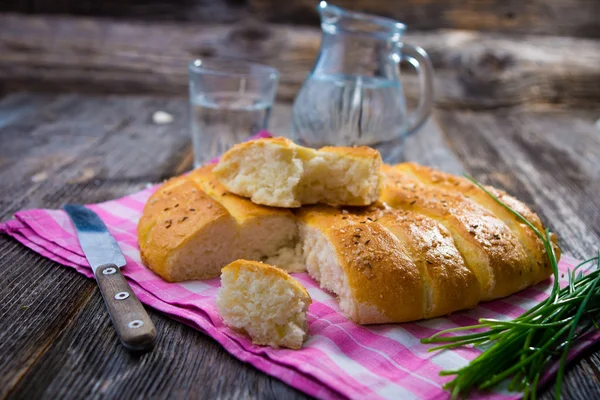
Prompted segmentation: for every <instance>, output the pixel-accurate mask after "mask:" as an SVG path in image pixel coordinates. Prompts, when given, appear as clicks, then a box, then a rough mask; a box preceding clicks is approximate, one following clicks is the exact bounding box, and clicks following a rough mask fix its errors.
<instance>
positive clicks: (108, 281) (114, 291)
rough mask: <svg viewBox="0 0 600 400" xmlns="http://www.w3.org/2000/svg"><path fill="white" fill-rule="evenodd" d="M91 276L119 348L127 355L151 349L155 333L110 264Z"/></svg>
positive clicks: (145, 314)
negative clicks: (104, 306)
mask: <svg viewBox="0 0 600 400" xmlns="http://www.w3.org/2000/svg"><path fill="white" fill-rule="evenodd" d="M95 275H96V281H97V282H98V287H100V293H102V297H103V298H104V303H106V307H107V308H108V313H109V314H110V319H111V320H112V322H113V325H114V326H115V330H116V331H117V335H119V339H120V340H121V343H122V344H123V346H125V347H126V348H127V350H131V351H145V350H150V349H152V347H154V339H155V338H156V329H155V328H154V324H153V323H152V320H151V319H150V317H149V316H148V313H147V312H146V310H145V309H144V306H143V305H142V303H140V301H139V300H138V298H137V296H136V295H135V294H134V293H133V290H131V287H130V286H129V284H128V283H127V280H125V277H124V276H123V274H122V273H121V270H120V269H119V268H118V267H117V266H116V265H114V264H105V265H102V266H100V267H98V268H96V272H95Z"/></svg>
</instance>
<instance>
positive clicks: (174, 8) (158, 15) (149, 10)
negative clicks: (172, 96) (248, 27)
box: [0, 0, 249, 22]
mask: <svg viewBox="0 0 600 400" xmlns="http://www.w3.org/2000/svg"><path fill="white" fill-rule="evenodd" d="M244 3H245V2H244V1H239V0H238V1H231V0H170V1H164V0H129V1H125V2H124V1H120V0H103V1H101V2H98V1H89V0H87V1H86V0H83V1H82V0H61V1H28V0H4V1H3V2H2V3H0V12H19V13H30V14H63V15H64V14H72V15H86V16H94V17H118V18H127V19H143V20H155V21H156V20H179V21H194V22H206V21H212V22H234V21H239V20H240V18H242V17H243V16H246V15H247V14H248V12H249V10H248V8H249V7H247V6H246V4H244Z"/></svg>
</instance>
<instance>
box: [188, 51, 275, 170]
mask: <svg viewBox="0 0 600 400" xmlns="http://www.w3.org/2000/svg"><path fill="white" fill-rule="evenodd" d="M278 81H279V73H278V72H277V70H276V69H275V68H271V67H268V66H266V65H260V64H255V63H250V62H244V61H238V60H227V59H198V60H194V61H192V62H191V63H190V64H189V87H190V127H191V134H192V143H193V147H194V167H199V166H201V165H203V164H205V163H206V162H208V161H209V160H211V159H212V158H214V157H217V156H219V155H220V154H222V153H223V152H225V151H227V150H228V149H229V148H230V147H231V146H233V145H234V144H236V143H239V142H242V141H244V140H246V139H248V137H249V136H251V135H253V134H255V133H257V132H258V131H260V130H263V129H266V128H267V123H268V120H269V114H270V113H271V107H272V106H273V100H274V99H275V92H276V91H277V83H278Z"/></svg>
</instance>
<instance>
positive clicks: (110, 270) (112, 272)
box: [102, 267, 117, 275]
mask: <svg viewBox="0 0 600 400" xmlns="http://www.w3.org/2000/svg"><path fill="white" fill-rule="evenodd" d="M115 272H117V270H116V269H114V268H112V267H111V268H106V269H105V270H102V275H112V274H114V273H115Z"/></svg>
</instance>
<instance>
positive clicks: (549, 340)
mask: <svg viewBox="0 0 600 400" xmlns="http://www.w3.org/2000/svg"><path fill="white" fill-rule="evenodd" d="M467 178H468V179H469V180H470V181H471V182H473V183H474V184H475V185H477V186H478V187H479V188H480V189H481V190H483V191H484V192H485V193H487V194H488V195H489V196H490V197H491V198H492V199H494V200H495V201H496V202H497V203H498V204H500V205H501V206H503V207H504V208H505V209H507V210H508V211H509V212H511V213H512V214H513V215H515V216H516V217H517V219H518V220H519V221H521V222H522V223H524V224H525V225H527V226H528V227H529V228H530V229H532V230H533V232H535V234H536V235H537V236H538V237H539V238H540V240H541V241H542V243H543V244H544V249H545V250H546V254H547V256H548V260H549V261H550V265H551V267H552V271H553V273H554V285H553V287H552V291H551V293H550V296H549V297H548V298H547V299H546V300H544V301H542V302H540V303H539V304H538V305H536V306H534V307H532V308H531V309H529V310H528V311H526V312H525V313H523V314H522V315H521V316H519V317H517V318H515V319H513V320H511V321H499V320H494V319H488V318H482V319H480V320H479V321H478V322H479V324H478V325H473V326H466V327H459V328H453V329H446V330H444V331H441V332H438V333H436V334H434V335H432V336H431V337H429V338H426V339H421V343H443V344H441V345H439V346H437V347H433V348H430V349H429V351H436V350H443V349H451V348H455V347H460V346H465V345H472V346H485V347H486V350H485V351H483V352H482V353H481V354H480V355H479V356H478V357H477V358H475V359H474V360H472V361H471V362H470V363H469V364H468V365H466V366H465V367H463V368H460V369H458V370H454V371H442V372H440V375H456V376H455V378H454V379H453V380H452V381H450V382H448V383H446V385H445V386H444V387H445V388H446V389H448V390H450V391H451V393H452V397H453V398H456V397H458V396H459V395H462V394H467V393H468V392H469V391H471V390H473V389H480V390H486V389H490V388H492V387H494V386H495V385H497V384H499V383H500V382H502V381H504V380H506V379H508V378H511V381H510V382H509V385H508V388H509V390H511V391H520V392H523V396H524V399H534V398H535V397H536V394H537V392H536V390H537V385H538V382H539V380H540V377H541V375H542V373H543V372H544V369H545V367H546V366H547V365H548V363H549V362H550V361H551V360H552V359H556V358H558V357H559V356H560V364H559V368H558V372H557V375H556V397H557V398H560V392H561V387H562V379H563V376H564V372H565V365H566V362H567V356H568V353H569V349H570V348H571V344H572V343H573V342H574V341H575V340H577V339H579V338H580V337H582V336H583V335H585V334H586V333H588V332H589V331H591V330H593V329H598V324H597V321H598V320H600V283H599V282H600V249H599V250H598V255H597V256H596V257H592V258H590V259H588V260H586V261H584V262H582V263H580V264H579V265H577V266H576V267H575V268H574V269H573V271H569V274H568V279H569V284H568V285H567V286H566V287H565V288H563V289H561V288H560V285H559V272H558V259H557V258H556V254H555V252H554V247H553V246H552V241H551V239H550V232H549V231H548V230H546V231H545V232H540V230H539V229H537V228H536V227H535V226H533V224H531V222H529V221H528V220H527V219H526V218H525V217H523V216H522V215H521V214H520V213H518V212H517V211H515V210H513V209H512V208H510V207H509V206H508V205H506V204H505V203H504V202H502V200H500V199H499V198H498V197H496V196H495V195H494V194H492V193H490V192H489V191H488V190H487V189H486V188H485V187H483V186H482V185H481V184H480V183H479V182H477V181H475V180H474V179H473V178H471V177H469V176H467ZM594 262H595V263H596V268H595V269H594V270H593V271H592V272H590V273H588V274H587V275H584V274H583V272H582V271H579V269H580V268H582V267H583V266H585V265H588V264H590V263H594ZM578 271H579V273H577V272H578ZM576 273H577V275H576ZM475 329H486V330H485V331H484V332H479V333H467V334H463V335H460V334H459V335H454V334H455V333H456V332H461V331H465V330H475ZM448 334H451V335H453V336H448Z"/></svg>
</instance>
